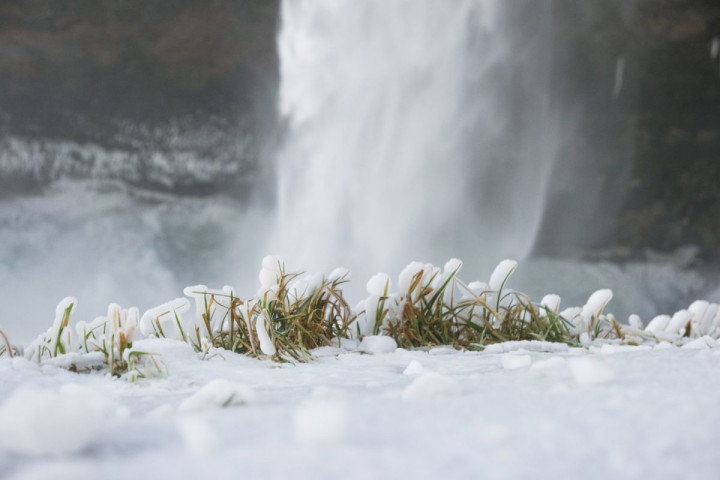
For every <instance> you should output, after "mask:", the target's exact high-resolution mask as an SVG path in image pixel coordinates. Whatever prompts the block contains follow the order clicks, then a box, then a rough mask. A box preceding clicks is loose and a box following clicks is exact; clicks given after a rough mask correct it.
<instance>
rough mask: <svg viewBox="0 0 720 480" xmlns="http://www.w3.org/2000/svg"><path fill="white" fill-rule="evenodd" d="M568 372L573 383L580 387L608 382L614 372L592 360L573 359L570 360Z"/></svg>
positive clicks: (613, 375)
mask: <svg viewBox="0 0 720 480" xmlns="http://www.w3.org/2000/svg"><path fill="white" fill-rule="evenodd" d="M570 372H571V373H572V376H573V379H574V380H575V383H577V384H578V385H580V386H581V387H591V386H593V385H599V384H601V383H605V382H609V381H610V380H612V379H613V378H614V377H615V372H613V370H612V369H611V368H610V367H608V366H607V365H605V364H604V363H602V362H599V361H597V360H594V359H592V358H574V359H572V360H570Z"/></svg>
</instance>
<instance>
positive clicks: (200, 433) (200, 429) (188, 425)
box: [177, 416, 218, 456]
mask: <svg viewBox="0 0 720 480" xmlns="http://www.w3.org/2000/svg"><path fill="white" fill-rule="evenodd" d="M177 428H178V431H179V432H180V436H182V439H183V441H184V442H185V448H186V449H187V451H188V452H190V453H191V454H193V455H198V456H203V455H207V454H209V453H212V452H213V450H215V448H216V447H217V445H218V437H217V434H216V433H215V430H214V429H213V428H212V427H211V426H210V424H209V423H208V422H207V421H206V420H204V419H202V418H200V417H197V416H189V417H181V418H180V419H179V420H178V423H177Z"/></svg>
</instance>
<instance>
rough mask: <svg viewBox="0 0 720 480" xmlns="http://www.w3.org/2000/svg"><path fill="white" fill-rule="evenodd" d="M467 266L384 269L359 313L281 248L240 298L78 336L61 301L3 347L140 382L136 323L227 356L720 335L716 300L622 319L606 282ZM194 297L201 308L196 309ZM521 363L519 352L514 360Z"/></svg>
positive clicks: (203, 291) (151, 361) (117, 311)
mask: <svg viewBox="0 0 720 480" xmlns="http://www.w3.org/2000/svg"><path fill="white" fill-rule="evenodd" d="M461 267H462V262H461V261H460V260H457V259H451V260H450V261H448V262H447V263H446V264H445V266H444V267H443V268H439V267H436V266H434V265H431V264H427V263H426V264H423V263H420V262H412V263H410V264H409V265H408V266H407V267H406V268H405V269H403V270H402V272H400V274H399V276H398V278H397V284H396V285H397V289H398V290H397V291H394V290H393V281H392V279H391V277H390V276H389V275H387V274H385V273H378V274H377V275H374V276H373V277H372V278H370V280H369V281H368V282H367V284H366V288H367V293H368V297H367V298H365V299H364V300H363V301H362V302H360V303H359V304H358V306H357V307H356V308H355V309H352V308H351V307H350V306H349V304H348V302H347V300H346V298H345V297H344V295H343V290H342V287H343V285H344V284H345V283H347V282H348V281H349V279H350V274H349V272H348V271H347V270H345V269H336V270H334V271H333V272H331V273H330V274H329V275H322V274H310V273H299V272H290V273H289V272H287V271H286V270H285V265H284V264H283V262H282V261H281V260H280V259H279V258H277V257H274V256H267V257H265V258H264V259H263V261H262V269H261V270H260V274H259V280H260V289H259V290H258V292H257V294H256V295H255V296H250V297H243V298H241V297H239V296H237V295H236V293H235V290H234V289H233V288H232V287H229V286H225V287H223V288H222V289H210V288H208V287H206V286H204V285H196V286H191V287H187V288H186V289H185V290H184V294H185V297H181V298H176V299H175V300H171V301H169V302H166V303H163V304H161V305H159V306H157V307H154V308H151V309H149V310H147V311H146V312H145V313H144V314H143V315H142V316H140V314H139V311H138V310H137V309H136V308H129V309H127V310H125V309H122V308H121V307H120V306H119V305H116V304H111V305H110V306H109V307H108V312H107V315H106V316H103V317H98V318H96V319H95V320H93V321H92V322H89V323H85V322H78V323H77V325H76V326H75V329H74V330H75V332H76V337H73V329H72V328H70V317H71V314H72V313H74V311H75V309H76V306H77V300H76V299H74V298H72V297H68V298H65V299H63V300H62V301H61V302H60V303H59V304H58V307H57V309H56V313H55V321H54V322H53V324H52V326H51V327H50V328H49V329H48V330H47V331H46V332H45V333H43V334H42V335H40V336H39V337H38V338H37V339H36V340H35V341H34V342H32V343H31V344H30V345H29V346H28V347H27V348H26V349H24V350H23V349H22V348H18V347H15V346H13V345H11V344H10V341H9V340H8V338H7V337H6V336H5V334H4V333H2V331H0V355H3V354H7V355H9V356H14V355H21V354H23V353H24V356H25V357H26V358H28V359H33V360H36V361H38V362H43V361H47V362H51V363H53V364H54V365H56V366H62V367H66V368H69V369H71V370H75V371H87V370H91V369H97V368H107V369H108V370H109V371H110V373H111V374H112V375H116V376H124V377H125V378H127V379H130V380H134V379H137V378H142V377H153V376H159V375H164V374H165V373H166V368H165V367H164V365H163V363H162V362H161V361H160V359H159V358H158V357H157V356H156V355H153V354H152V353H151V352H147V351H144V350H143V351H141V350H139V349H134V348H133V339H134V336H135V334H136V331H137V330H139V331H140V332H141V333H142V334H144V335H145V336H147V337H156V338H169V339H174V340H179V341H182V342H186V343H188V344H189V345H191V346H192V347H193V348H194V350H195V351H196V352H197V354H198V356H199V357H201V358H204V359H209V358H212V357H215V356H219V357H222V356H223V353H222V352H223V351H232V352H235V353H240V354H246V355H249V356H253V357H264V358H271V359H273V360H275V361H300V362H305V361H310V360H312V359H313V356H312V354H311V351H312V350H313V349H316V348H320V347H330V346H333V347H340V348H353V349H356V350H357V351H360V352H364V353H383V352H390V351H393V350H395V349H396V348H397V347H403V348H406V349H412V348H427V347H433V346H441V345H449V346H453V347H455V348H460V349H473V350H482V349H485V348H486V347H488V346H489V345H491V344H496V343H501V342H513V341H527V340H531V341H541V342H545V343H546V344H547V343H548V342H554V343H561V344H567V345H573V346H580V345H582V346H588V347H590V346H592V345H595V346H601V345H605V346H608V343H611V344H625V345H657V344H659V343H667V344H668V345H670V344H673V345H677V346H687V347H688V348H706V347H708V346H713V345H716V344H718V342H717V340H718V339H719V338H720V306H719V305H717V304H712V303H709V302H705V301H700V300H698V301H696V302H694V303H693V304H692V305H690V306H689V307H688V309H687V310H680V311H678V312H676V313H675V314H674V315H672V316H669V315H659V316H657V317H655V318H654V319H652V320H651V321H650V322H649V323H648V325H647V326H644V325H643V322H642V320H641V319H640V318H639V317H638V316H637V315H631V316H630V318H629V319H628V324H627V325H623V324H620V323H619V322H618V321H617V319H616V318H615V317H614V316H613V315H612V314H611V313H606V312H605V309H606V307H607V305H608V304H609V302H610V301H611V300H612V297H613V293H612V291H610V290H598V291H596V292H594V293H593V294H592V295H590V297H589V298H588V300H587V301H586V302H585V304H584V305H583V306H578V307H570V308H565V309H564V310H561V308H560V304H561V299H560V297H559V296H558V295H554V294H551V295H546V296H545V297H543V298H542V299H541V300H540V302H534V301H532V300H531V299H530V298H529V297H528V296H527V295H525V294H523V293H520V292H517V291H514V290H511V289H509V288H508V282H509V280H510V277H511V275H512V274H513V272H514V271H515V270H516V269H517V262H515V261H514V260H503V261H502V262H500V264H498V266H497V267H496V268H495V270H494V271H493V272H492V274H491V275H490V277H489V279H488V281H487V282H482V281H474V282H470V283H465V282H464V281H462V280H461V279H460V278H459V276H458V273H459V271H460V269H461ZM192 302H194V307H195V309H194V312H192V313H191V312H190V310H191V307H192V305H193V303H192ZM513 360H514V359H513Z"/></svg>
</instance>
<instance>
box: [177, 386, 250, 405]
mask: <svg viewBox="0 0 720 480" xmlns="http://www.w3.org/2000/svg"><path fill="white" fill-rule="evenodd" d="M254 398H255V395H254V392H253V390H252V389H251V388H250V387H248V386H245V385H240V384H238V383H234V382H231V381H229V380H225V379H222V378H218V379H215V380H211V381H210V382H209V383H208V384H207V385H205V386H204V387H203V388H201V389H200V390H198V391H197V392H195V394H194V395H192V396H190V397H188V398H186V399H185V400H184V401H183V402H182V403H181V404H180V407H178V409H179V410H180V411H181V412H187V411H195V410H204V409H210V408H218V407H230V406H236V405H244V404H246V403H248V402H251V401H253V399H254Z"/></svg>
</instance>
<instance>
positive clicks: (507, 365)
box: [502, 353, 532, 370]
mask: <svg viewBox="0 0 720 480" xmlns="http://www.w3.org/2000/svg"><path fill="white" fill-rule="evenodd" d="M531 363H532V358H530V355H518V354H516V353H506V354H504V355H503V356H502V366H503V368H504V369H505V370H517V369H518V368H525V367H529V366H530V364H531Z"/></svg>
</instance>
